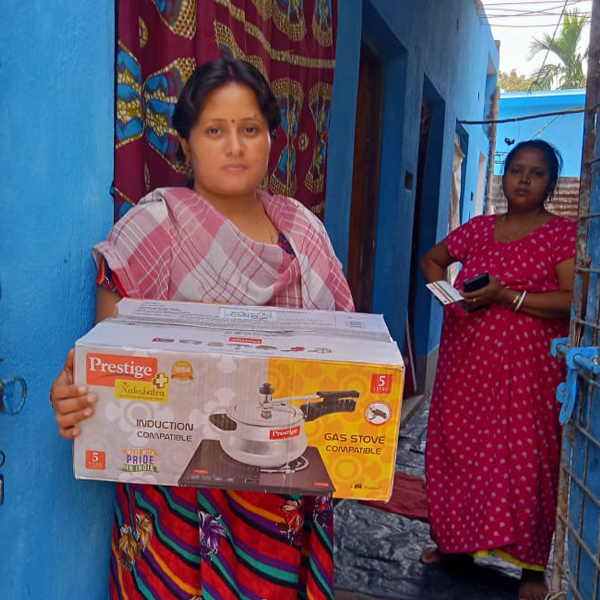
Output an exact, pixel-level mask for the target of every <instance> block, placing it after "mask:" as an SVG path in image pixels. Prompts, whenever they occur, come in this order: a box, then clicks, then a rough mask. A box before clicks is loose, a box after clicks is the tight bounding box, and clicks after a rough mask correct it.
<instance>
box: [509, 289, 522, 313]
mask: <svg viewBox="0 0 600 600" xmlns="http://www.w3.org/2000/svg"><path fill="white" fill-rule="evenodd" d="M520 297H521V294H520V293H519V292H517V295H516V296H515V298H514V300H513V301H512V302H511V303H510V307H511V308H512V309H513V310H514V307H515V306H516V304H517V302H518V301H519V298H520Z"/></svg>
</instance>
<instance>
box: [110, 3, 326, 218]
mask: <svg viewBox="0 0 600 600" xmlns="http://www.w3.org/2000/svg"><path fill="white" fill-rule="evenodd" d="M336 11H337V0H169V1H166V0H120V2H119V9H118V47H117V59H116V75H117V77H116V123H115V181H114V198H115V219H118V218H119V217H120V216H122V215H123V214H124V213H125V212H126V211H127V209H128V208H129V207H130V206H132V205H133V204H135V203H136V202H137V201H138V200H139V199H140V198H141V197H142V196H144V195H145V194H146V193H147V192H148V191H150V190H152V189H154V188H157V187H162V186H172V185H185V184H186V182H187V176H186V174H185V170H184V166H183V165H182V164H180V163H178V161H177V159H176V155H177V149H178V140H177V134H176V132H175V130H174V129H173V127H172V125H171V118H172V115H173V110H174V108H175V102H176V100H177V97H178V95H179V92H180V91H181V88H182V87H183V85H184V84H185V82H186V80H187V79H188V77H189V76H190V75H191V74H192V72H193V71H194V69H195V68H196V66H197V65H199V64H202V63H204V62H206V61H209V60H213V59H216V58H219V57H220V56H224V55H229V56H231V57H233V58H241V59H244V60H246V61H248V62H250V63H251V64H253V65H254V66H255V67H257V68H258V69H259V70H260V71H261V72H262V73H263V75H264V76H265V77H266V79H267V80H268V81H269V83H270V84H271V87H272V88H273V91H274V92H275V94H276V96H277V97H278V99H279V103H280V106H281V112H282V124H281V127H280V128H279V129H278V131H277V136H276V139H275V141H274V143H273V146H272V150H271V159H270V162H269V172H268V177H267V178H266V179H265V182H264V184H265V186H266V187H267V188H268V189H269V191H271V192H272V193H278V194H284V195H287V196H292V197H294V198H296V199H298V200H299V201H300V202H302V203H303V204H304V205H305V206H307V207H308V208H310V209H311V210H312V211H313V212H314V213H315V214H316V215H317V216H319V217H320V218H322V217H323V212H324V208H325V169H326V164H327V142H328V135H329V122H330V116H331V96H332V90H333V73H334V66H335V24H336V18H337V15H336Z"/></svg>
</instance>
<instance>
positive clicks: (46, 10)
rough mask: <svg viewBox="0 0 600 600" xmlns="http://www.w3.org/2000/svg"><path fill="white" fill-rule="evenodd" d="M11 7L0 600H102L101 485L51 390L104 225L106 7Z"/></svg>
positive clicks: (82, 316)
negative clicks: (13, 405)
mask: <svg viewBox="0 0 600 600" xmlns="http://www.w3.org/2000/svg"><path fill="white" fill-rule="evenodd" d="M111 4H112V3H110V2H109V3H105V2H84V3H82V2H79V1H78V0H30V1H28V2H9V3H6V4H5V5H4V6H3V8H2V35H1V36H0V56H1V64H0V78H1V79H2V87H1V91H0V105H1V106H2V111H0V132H1V133H0V153H1V155H2V156H3V161H4V162H3V166H2V168H1V169H0V190H1V191H0V194H1V200H0V202H1V205H2V218H1V228H2V234H1V235H0V279H1V282H2V299H1V300H0V332H1V333H0V357H2V358H3V359H4V360H3V362H1V363H0V377H2V378H3V379H6V378H8V377H10V376H12V375H20V376H22V377H24V378H25V380H26V381H27V384H28V396H27V401H26V404H25V406H24V408H23V410H22V411H21V412H20V413H19V414H18V415H16V416H8V415H7V414H6V413H0V449H2V450H3V451H4V452H5V453H6V463H5V465H4V466H3V467H2V468H1V469H0V471H1V472H2V474H3V475H4V484H5V485H4V489H5V497H4V503H3V504H2V505H0V598H2V599H3V600H13V599H17V598H18V599H19V600H33V599H37V598H46V599H47V600H65V599H66V598H73V599H74V600H81V599H83V598H86V599H87V600H101V599H102V600H105V599H106V598H107V596H108V552H109V543H110V538H109V533H110V528H111V525H112V507H113V497H114V494H113V491H114V488H113V486H112V485H111V484H102V483H93V482H82V481H75V480H74V478H73V475H72V466H71V464H72V463H71V461H72V458H71V443H70V442H68V441H67V440H62V439H60V438H59V437H58V435H57V428H56V423H55V421H54V413H53V411H52V409H51V407H50V406H49V401H48V395H49V387H50V383H51V382H52V381H53V379H54V377H55V376H56V375H57V374H58V373H59V371H60V369H61V367H62V364H63V362H64V358H65V355H66V353H67V350H68V349H69V347H70V346H71V345H72V343H73V340H75V339H76V338H77V337H78V336H79V335H81V334H82V333H83V332H84V331H85V330H87V329H89V327H90V325H91V323H92V319H93V305H94V301H93V294H94V289H93V288H94V285H93V264H92V257H91V254H90V246H91V244H92V243H94V242H96V241H99V240H101V239H102V238H104V237H105V236H106V233H107V231H108V229H109V227H110V225H111V222H112V198H111V196H110V194H109V191H110V185H111V182H112V175H113V166H112V165H113V94H112V90H113V88H114V57H113V55H114V8H113V6H112V5H111Z"/></svg>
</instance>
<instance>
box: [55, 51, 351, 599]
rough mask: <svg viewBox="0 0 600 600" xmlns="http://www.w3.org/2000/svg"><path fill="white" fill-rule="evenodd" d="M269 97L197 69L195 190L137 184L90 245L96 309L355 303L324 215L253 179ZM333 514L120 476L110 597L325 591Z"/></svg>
mask: <svg viewBox="0 0 600 600" xmlns="http://www.w3.org/2000/svg"><path fill="white" fill-rule="evenodd" d="M279 123H280V113H279V106H278V103H277V99H276V98H275V96H274V94H273V92H272V91H271V89H270V87H269V85H268V83H267V82H266V81H265V79H264V78H263V76H262V75H261V74H260V72H259V71H258V70H257V69H255V68H254V67H253V66H251V65H250V64H248V63H246V62H243V61H241V60H231V59H221V60H217V61H213V62H210V63H207V64H205V65H203V66H201V67H199V68H198V69H197V70H196V71H195V72H194V74H193V75H192V76H191V77H190V79H189V81H188V82H187V83H186V85H185V87H184V88H183V90H182V92H181V95H180V97H179V100H178V102H177V106H176V109H175V113H174V117H173V124H174V126H175V128H176V129H177V132H178V134H179V138H180V143H181V149H182V152H183V155H184V156H185V160H186V161H187V163H188V165H189V167H190V168H191V171H192V173H193V188H192V189H188V188H163V189H157V190H155V191H153V192H151V193H150V194H148V195H147V196H145V197H144V198H143V199H142V200H141V201H140V202H139V204H138V205H136V206H135V207H134V208H132V209H131V210H130V211H129V212H128V213H127V214H126V215H125V216H124V217H123V218H122V219H121V220H120V221H119V222H118V223H117V224H116V225H115V226H114V228H113V230H112V232H111V233H110V235H109V237H108V239H107V240H106V241H105V242H102V243H101V244H99V245H98V246H96V247H95V248H94V255H95V258H96V261H97V263H98V266H99V271H98V279H97V283H98V284H99V285H98V294H97V320H101V319H104V318H105V317H107V316H109V315H111V314H112V313H113V310H114V307H115V304H116V303H117V302H118V300H119V299H120V298H121V297H123V296H131V297H136V298H149V299H156V300H189V301H199V302H208V303H220V304H249V305H272V306H283V307H291V308H308V309H321V310H347V311H350V310H353V309H354V307H353V302H352V297H351V294H350V291H349V289H348V285H347V283H346V280H345V278H344V275H343V273H342V269H341V265H340V262H339V261H338V259H337V258H336V257H335V255H334V252H333V249H332V247H331V243H330V241H329V238H328V236H327V233H326V232H325V229H324V228H323V225H322V224H321V222H320V221H319V220H318V219H317V218H316V217H315V216H314V215H313V214H312V213H311V212H310V211H309V210H307V209H306V208H304V207H303V206H302V205H301V204H300V203H299V202H297V201H295V200H293V199H291V198H285V197H283V196H272V195H270V194H268V193H266V192H264V191H260V190H259V186H260V183H261V181H262V180H263V178H264V176H265V173H266V170H267V163H268V158H269V150H270V146H271V138H272V136H273V135H274V132H275V130H276V129H277V127H278V126H279ZM51 399H52V404H53V406H54V409H55V411H56V420H57V422H58V426H59V432H60V434H61V435H62V436H63V437H66V438H68V439H73V438H75V437H76V436H77V435H78V434H79V423H80V422H81V421H82V420H84V419H85V418H88V417H89V416H91V415H92V414H93V412H94V403H95V402H96V398H95V396H94V395H93V394H88V390H87V388H86V387H85V386H79V385H77V384H76V383H75V382H74V381H73V352H72V351H71V352H70V353H69V355H68V357H67V361H66V364H65V367H64V369H63V371H62V372H61V374H60V375H59V377H58V378H57V379H56V381H55V382H54V384H53V386H52V393H51ZM332 519H333V512H332V506H331V499H330V498H328V497H318V498H308V497H300V496H282V495H276V494H262V493H253V492H241V491H240V492H235V491H224V490H212V489H210V490H209V489H197V488H186V487H163V486H149V485H137V484H136V485H134V484H119V485H118V490H117V503H116V510H115V523H114V528H113V541H112V557H111V566H110V593H111V598H113V599H115V600H117V599H119V600H120V599H122V598H128V599H129V600H137V599H140V600H141V599H149V598H153V599H154V598H161V599H163V600H167V599H170V598H178V599H179V598H181V599H184V598H185V599H192V598H201V597H202V598H207V599H208V598H211V599H213V598H214V599H219V600H221V599H222V600H234V599H235V600H237V599H239V598H244V599H249V600H259V599H263V598H264V599H267V600H288V599H289V600H292V599H293V600H296V599H297V598H306V597H309V598H311V599H315V600H321V599H322V600H325V599H331V598H333V559H332V542H333V522H332Z"/></svg>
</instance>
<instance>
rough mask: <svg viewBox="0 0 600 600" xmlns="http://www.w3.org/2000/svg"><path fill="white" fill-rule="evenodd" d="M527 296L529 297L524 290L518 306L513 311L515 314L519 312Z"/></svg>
mask: <svg viewBox="0 0 600 600" xmlns="http://www.w3.org/2000/svg"><path fill="white" fill-rule="evenodd" d="M525 296H527V291H526V290H523V291H522V292H521V295H520V296H519V301H518V302H517V305H516V306H515V307H514V309H513V310H514V311H515V312H519V309H520V308H521V306H522V304H523V301H524V300H525Z"/></svg>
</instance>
